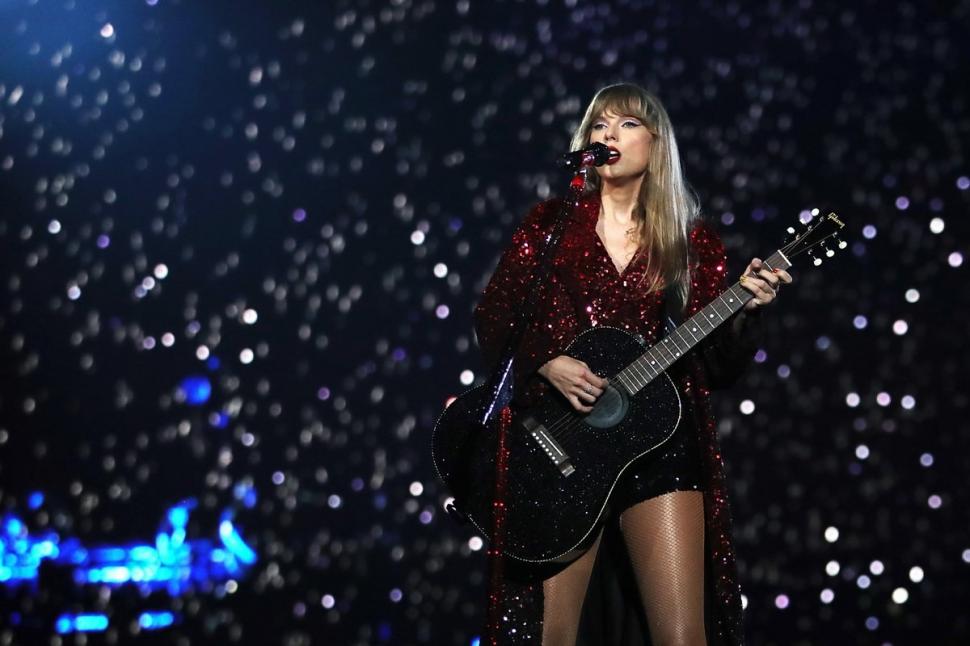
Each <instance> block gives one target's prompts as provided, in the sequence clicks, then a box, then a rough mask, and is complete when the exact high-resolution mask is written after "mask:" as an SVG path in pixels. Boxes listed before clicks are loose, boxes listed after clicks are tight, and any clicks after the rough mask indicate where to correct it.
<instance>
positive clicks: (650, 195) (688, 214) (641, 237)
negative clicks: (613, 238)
mask: <svg viewBox="0 0 970 646" xmlns="http://www.w3.org/2000/svg"><path fill="white" fill-rule="evenodd" d="M604 112H612V113H614V114H622V115H629V116H632V117H636V118H637V119H639V120H640V122H641V123H642V124H644V126H646V128H647V129H648V130H649V131H650V133H651V134H653V136H654V140H653V142H652V144H651V148H650V160H649V162H648V164H647V170H646V172H645V173H644V177H643V182H642V183H641V184H640V194H639V197H638V198H637V203H636V206H635V207H634V209H633V220H634V222H635V224H636V236H637V251H636V254H635V255H634V259H636V257H637V256H638V255H643V256H645V257H646V260H647V262H646V269H645V270H644V272H643V275H642V276H641V279H640V281H639V288H641V289H646V291H647V292H652V291H655V290H658V289H661V288H664V287H666V286H667V285H677V293H678V295H679V296H680V303H681V305H682V306H683V305H684V304H686V303H687V293H688V287H689V282H690V279H689V269H688V260H687V236H688V233H689V231H690V227H691V226H692V223H693V221H694V220H695V219H696V218H698V217H699V216H700V209H699V206H698V203H697V198H696V197H695V195H694V193H693V191H691V189H690V187H689V186H688V185H687V183H686V182H685V181H684V176H683V171H682V169H681V165H680V154H679V153H678V152H677V139H676V138H675V137H674V128H673V126H672V125H671V123H670V117H669V116H667V111H666V110H665V109H664V107H663V104H661V103H660V99H658V98H657V97H656V96H654V95H653V94H651V93H650V92H648V91H647V90H645V89H643V88H642V87H640V86H638V85H633V84H632V83H619V84H616V85H609V86H607V87H604V88H603V89H601V90H600V91H599V92H597V93H596V96H594V97H593V100H592V101H591V102H590V104H589V107H587V108H586V114H585V115H584V116H583V120H582V122H581V123H580V124H579V127H578V128H576V131H575V132H574V133H573V139H572V143H571V145H570V148H571V149H572V150H580V149H581V148H585V147H586V146H588V145H589V138H590V133H591V132H592V128H593V124H594V123H595V122H596V120H597V119H598V118H600V117H601V116H602V115H603V113H604ZM587 188H588V189H589V190H590V192H594V191H595V192H598V191H599V190H600V188H601V181H600V177H599V175H597V174H596V173H589V175H588V181H587ZM630 262H633V260H631V261H630Z"/></svg>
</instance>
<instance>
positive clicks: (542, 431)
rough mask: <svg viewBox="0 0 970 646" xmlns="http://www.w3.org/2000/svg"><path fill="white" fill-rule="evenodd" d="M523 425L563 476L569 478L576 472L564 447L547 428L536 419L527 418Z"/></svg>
mask: <svg viewBox="0 0 970 646" xmlns="http://www.w3.org/2000/svg"><path fill="white" fill-rule="evenodd" d="M522 425H523V426H524V427H525V429H526V430H527V431H529V435H531V436H532V439H534V440H535V441H536V443H538V445H539V448H541V449H542V451H543V452H544V453H545V454H546V456H547V457H548V458H549V459H550V460H552V463H553V464H554V465H556V468H557V469H559V472H560V473H561V474H563V476H567V477H568V476H570V475H572V473H573V472H574V471H576V469H575V468H574V467H573V465H572V464H570V463H569V455H568V454H567V453H566V452H565V451H563V449H562V446H560V445H559V442H557V441H556V439H555V438H554V437H552V435H551V434H550V433H549V431H548V430H547V429H546V427H545V426H543V425H542V424H539V423H538V422H537V421H536V419H535V418H534V417H529V418H526V419H525V420H523V422H522Z"/></svg>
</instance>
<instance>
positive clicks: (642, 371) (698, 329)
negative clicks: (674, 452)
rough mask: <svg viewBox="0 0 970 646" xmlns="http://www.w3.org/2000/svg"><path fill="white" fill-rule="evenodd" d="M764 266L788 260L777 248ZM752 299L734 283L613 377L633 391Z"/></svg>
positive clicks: (787, 264) (786, 265) (781, 264)
mask: <svg viewBox="0 0 970 646" xmlns="http://www.w3.org/2000/svg"><path fill="white" fill-rule="evenodd" d="M764 265H765V266H766V267H768V268H769V269H788V268H789V267H791V262H789V261H788V258H786V257H785V255H784V254H783V253H782V252H781V251H776V252H775V253H774V254H772V256H771V257H770V258H768V259H767V260H765V261H764ZM752 298H754V295H753V294H752V293H751V292H749V291H748V290H746V289H744V288H743V287H741V283H734V285H732V286H731V287H729V288H728V289H727V290H725V291H724V292H723V293H722V294H721V295H720V296H718V297H717V298H715V299H714V300H713V301H711V302H710V303H709V304H708V305H707V306H706V307H704V308H703V309H702V310H700V311H699V312H697V313H696V314H694V315H693V316H692V317H690V318H689V319H687V320H686V321H684V322H683V323H682V324H681V325H680V326H678V327H677V328H676V329H675V330H673V331H672V332H671V333H670V334H668V335H667V336H665V337H664V338H663V339H662V340H661V341H660V342H658V343H657V344H656V345H654V346H652V347H651V348H650V349H649V350H647V351H646V352H644V353H643V354H642V355H640V356H639V357H638V358H637V359H636V360H635V361H633V362H632V363H630V365H628V366H627V367H626V368H624V369H623V370H621V371H620V372H619V373H617V375H616V377H615V379H618V380H619V381H620V383H622V384H623V386H624V387H626V389H627V392H629V393H630V394H631V395H632V394H635V393H636V392H638V391H639V390H640V389H641V388H643V387H644V386H646V385H647V384H648V383H650V382H651V381H653V379H654V378H656V377H657V375H659V374H660V373H662V372H663V371H664V370H666V369H667V368H669V367H670V366H671V365H673V364H674V363H675V362H677V361H678V360H679V359H680V358H681V357H682V356H684V355H685V354H687V353H688V352H689V351H690V350H691V349H692V348H693V347H694V346H696V345H697V344H698V343H700V342H701V341H703V340H704V338H705V337H706V336H707V335H709V334H710V333H711V332H713V331H714V330H716V329H717V328H719V327H720V326H721V325H722V324H723V323H724V322H725V321H727V320H728V319H729V318H731V316H733V315H734V314H735V313H736V312H738V311H739V310H740V309H741V308H742V307H744V304H745V303H747V302H748V301H749V300H751V299H752Z"/></svg>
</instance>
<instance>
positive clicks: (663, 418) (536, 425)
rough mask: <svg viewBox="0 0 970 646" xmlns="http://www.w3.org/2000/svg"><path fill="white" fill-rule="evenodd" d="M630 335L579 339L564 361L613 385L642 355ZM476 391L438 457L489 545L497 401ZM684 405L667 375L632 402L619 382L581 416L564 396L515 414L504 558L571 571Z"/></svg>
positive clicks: (458, 409)
mask: <svg viewBox="0 0 970 646" xmlns="http://www.w3.org/2000/svg"><path fill="white" fill-rule="evenodd" d="M643 351H644V347H643V346H642V345H641V344H640V342H639V341H637V339H636V338H635V337H633V336H632V335H630V334H628V333H627V332H625V331H623V330H619V329H616V328H610V327H598V328H593V329H591V330H588V331H586V332H584V333H583V334H581V335H580V336H578V337H576V339H575V340H573V342H572V343H571V344H570V345H569V347H568V348H567V349H566V350H565V354H567V355H569V356H571V357H573V358H575V359H579V360H582V361H585V362H586V363H587V364H588V365H589V367H590V369H591V370H592V371H593V372H595V373H596V374H598V375H600V376H604V377H608V378H612V377H613V376H614V375H616V374H617V373H618V372H620V371H621V370H622V369H623V368H625V367H627V366H628V365H630V363H631V362H632V361H633V360H634V359H636V358H637V357H639V356H640V355H642V354H643ZM488 394H489V393H488V389H487V388H486V387H483V386H482V387H478V388H474V389H472V390H470V391H468V392H466V393H465V394H463V395H461V396H460V397H458V398H457V399H456V400H455V401H454V402H452V404H451V405H450V406H449V407H448V408H447V409H445V411H444V412H443V413H442V414H441V417H440V418H439V419H438V423H437V424H436V425H435V429H434V436H433V439H432V451H433V460H434V464H435V468H436V469H437V470H438V475H439V476H440V477H441V479H442V480H444V481H445V483H447V485H448V486H449V488H450V490H451V492H452V493H453V495H454V496H455V506H456V507H457V509H458V510H459V511H460V512H461V513H462V514H464V515H465V516H467V517H468V518H469V519H470V520H471V522H472V523H474V525H475V526H476V527H477V528H478V531H479V532H481V534H482V536H483V537H486V538H488V537H489V536H490V529H491V518H492V516H491V510H492V498H493V495H494V486H495V456H496V441H497V436H498V433H497V430H498V414H496V415H495V416H494V419H493V421H492V422H491V423H490V426H489V427H487V428H486V427H483V426H482V425H481V424H480V421H479V420H480V419H481V417H482V410H483V407H484V406H485V404H486V400H487V398H488ZM681 414H682V407H681V400H680V396H679V394H678V392H677V389H676V387H675V386H674V383H673V381H672V380H671V379H670V377H669V376H668V375H667V373H666V372H663V373H661V374H660V375H659V376H657V377H656V378H654V379H653V380H652V381H650V382H649V383H648V384H647V385H646V386H645V387H643V388H641V389H639V391H638V392H636V394H635V395H632V396H631V395H630V394H629V392H628V391H627V389H626V388H624V386H623V385H622V383H620V382H619V381H618V380H612V379H611V383H610V385H609V386H608V388H607V390H606V391H605V392H604V393H603V395H602V396H600V398H599V399H598V400H597V402H596V406H595V407H594V409H593V411H592V412H591V413H589V414H587V415H584V414H582V413H578V412H576V411H575V409H573V408H572V406H571V405H570V404H569V402H568V401H567V400H566V399H565V398H563V397H562V396H561V395H560V394H559V393H558V392H557V391H555V390H554V389H552V388H550V389H549V394H548V395H546V396H545V397H543V398H542V400H541V401H540V402H539V403H538V404H537V405H536V406H534V407H532V408H529V409H528V410H514V409H513V418H512V428H511V429H510V432H509V434H508V437H507V440H506V441H507V447H508V456H509V457H508V475H507V481H506V495H505V505H506V514H507V515H506V529H507V533H506V538H505V554H506V555H507V556H510V557H512V558H515V559H518V560H521V561H526V562H535V563H540V562H567V561H570V560H572V559H575V558H577V557H578V556H579V555H580V554H582V552H584V551H585V550H586V548H588V547H589V545H590V544H591V543H592V541H593V539H594V538H595V535H596V532H594V530H595V529H596V527H597V524H598V523H599V522H600V520H601V519H602V518H603V516H604V513H605V511H606V509H607V503H608V501H609V497H610V494H611V493H612V491H613V488H614V487H615V486H616V483H617V481H618V480H619V479H620V476H621V475H622V474H623V472H624V471H625V470H626V469H627V468H628V467H629V466H630V464H631V463H633V462H634V461H635V460H636V459H637V458H639V457H641V456H644V455H646V454H647V453H650V452H651V451H653V450H654V449H657V448H658V447H659V446H660V445H661V444H663V443H664V442H665V441H666V440H667V439H669V438H670V436H671V435H673V433H674V431H675V430H676V428H677V425H678V424H679V423H680V419H681Z"/></svg>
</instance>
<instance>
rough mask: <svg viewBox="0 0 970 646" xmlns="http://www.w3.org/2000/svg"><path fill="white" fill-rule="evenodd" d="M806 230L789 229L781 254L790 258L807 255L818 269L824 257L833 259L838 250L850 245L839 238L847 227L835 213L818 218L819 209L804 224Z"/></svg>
mask: <svg viewBox="0 0 970 646" xmlns="http://www.w3.org/2000/svg"><path fill="white" fill-rule="evenodd" d="M802 226H803V227H804V229H803V230H802V231H798V230H797V229H796V228H795V227H788V237H787V238H786V239H785V246H783V247H782V248H781V250H780V251H781V252H782V253H783V254H785V256H786V257H788V258H794V257H795V256H797V255H799V254H803V253H807V254H808V255H809V257H810V258H811V259H812V263H813V264H814V265H815V266H816V267H818V266H819V265H821V264H822V260H823V259H822V256H824V257H825V258H831V257H832V256H834V255H835V252H836V250H839V249H845V248H846V247H847V246H848V245H847V244H846V242H845V240H842V239H841V238H839V232H840V231H842V228H843V227H845V224H844V223H843V222H842V220H840V219H839V216H837V215H836V214H835V213H829V214H828V215H826V216H824V217H819V216H818V209H814V210H813V211H812V212H811V217H810V218H809V219H808V220H807V221H806V222H803V223H802Z"/></svg>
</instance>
